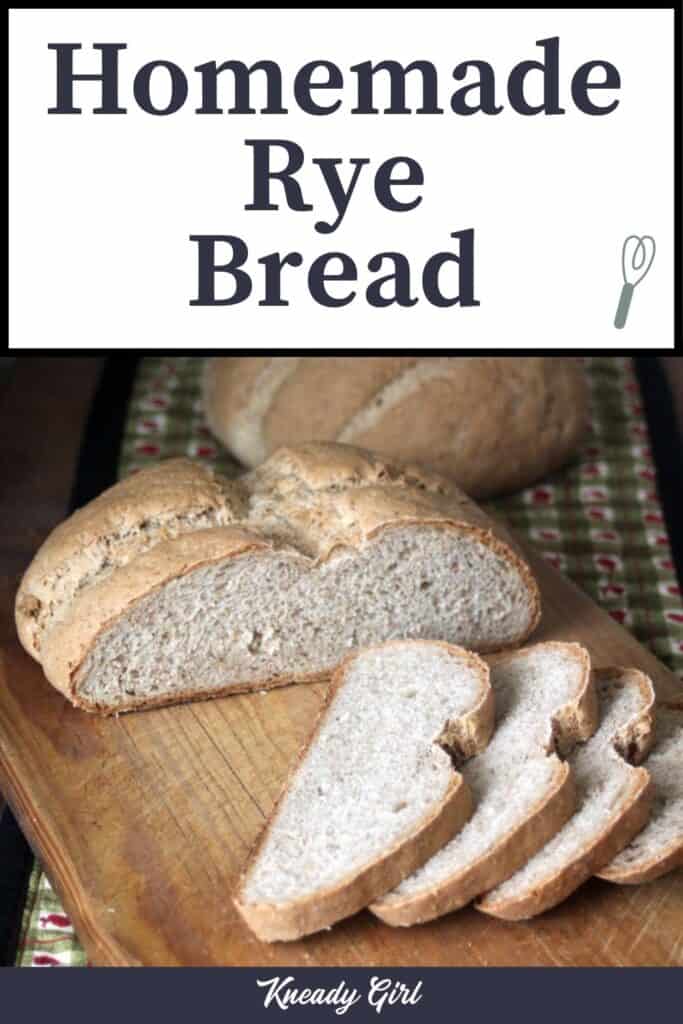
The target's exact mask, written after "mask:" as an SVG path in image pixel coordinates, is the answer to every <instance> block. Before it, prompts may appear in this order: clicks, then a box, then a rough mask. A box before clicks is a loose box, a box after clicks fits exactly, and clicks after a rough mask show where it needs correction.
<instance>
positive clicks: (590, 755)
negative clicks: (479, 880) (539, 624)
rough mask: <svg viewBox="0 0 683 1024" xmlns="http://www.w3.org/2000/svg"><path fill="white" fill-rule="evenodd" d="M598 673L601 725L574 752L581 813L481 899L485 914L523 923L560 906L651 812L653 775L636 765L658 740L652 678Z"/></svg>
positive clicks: (572, 759)
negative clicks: (522, 865)
mask: <svg viewBox="0 0 683 1024" xmlns="http://www.w3.org/2000/svg"><path fill="white" fill-rule="evenodd" d="M593 677H594V680H595V684H596V689H597V692H598V699H599V703H600V725H599V727H598V729H597V731H596V732H595V734H594V735H593V736H592V737H591V738H590V739H589V740H587V741H586V742H585V743H584V744H581V745H580V746H577V748H576V750H575V751H574V752H573V753H572V754H571V755H570V757H569V763H570V765H571V768H572V772H573V774H574V783H575V786H576V793H577V808H576V811H575V812H574V814H573V815H572V816H571V818H570V819H569V821H568V822H567V824H566V825H565V826H564V827H563V828H561V829H560V831H559V832H558V833H557V835H555V836H553V838H552V839H551V840H550V842H549V843H546V845H545V846H544V847H543V849H541V850H539V852H538V853H537V854H536V855H535V856H534V857H532V858H531V859H530V860H528V861H527V862H526V864H525V865H524V867H522V868H521V869H520V870H519V871H517V872H516V873H515V874H514V875H512V876H511V877H510V878H508V879H507V881H505V882H503V883H502V885H499V886H498V887H497V888H495V889H494V890H493V891H492V892H489V893H487V894H486V895H485V896H483V897H482V898H481V899H480V900H479V902H478V903H477V907H478V909H479V910H483V911H484V913H486V914H491V915H492V916H493V917H502V918H505V919H506V920H508V921H522V920H525V919H527V918H529V917H534V916H535V915H536V914H541V913H543V912H544V911H545V910H549V909H550V908H551V907H554V906H556V905H557V904H558V903H561V902H562V900H564V899H566V898H567V896H569V895H570V894H571V893H572V892H574V890H575V889H578V887H579V886H580V885H581V884H582V883H583V882H585V881H587V879H589V878H590V877H591V875H593V874H595V872H596V871H597V870H598V869H599V868H600V867H602V866H603V865H605V864H607V863H608V862H609V861H610V860H611V859H612V858H613V857H614V855H615V854H616V853H618V852H619V850H622V849H623V848H624V846H626V845H627V844H628V843H629V842H630V841H631V840H632V839H633V837H634V836H635V835H636V834H637V833H638V832H640V830H641V829H642V828H643V826H644V825H645V824H646V822H647V820H648V818H649V816H650V811H651V808H652V801H653V797H654V787H653V785H652V781H651V779H650V773H649V772H648V771H647V770H646V769H645V768H637V767H632V765H633V764H639V763H640V762H641V761H642V760H643V758H644V757H646V755H647V752H648V750H649V747H650V744H651V743H652V740H653V738H654V712H653V706H654V700H655V694H654V690H653V688H652V683H651V682H650V680H649V679H648V678H647V676H646V675H644V674H643V673H642V672H639V671H637V670H636V669H623V668H608V669H598V670H597V671H595V672H594V674H593Z"/></svg>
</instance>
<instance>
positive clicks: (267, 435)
mask: <svg viewBox="0 0 683 1024" xmlns="http://www.w3.org/2000/svg"><path fill="white" fill-rule="evenodd" d="M203 395H204V412H205V416H206V420H207V423H208V425H209V427H210V428H211V430H212V431H213V433H214V434H215V435H216V437H218V438H219V439H220V440H221V441H222V442H223V444H225V445H226V447H227V448H228V449H229V450H230V451H231V452H232V453H233V454H234V455H235V456H236V457H237V458H238V459H240V460H241V461H242V462H243V463H245V464H246V465H247V466H255V465H257V464H258V463H260V462H261V461H262V460H263V459H265V458H266V457H267V456H268V455H269V454H270V453H271V452H272V451H273V450H275V449H276V448H278V447H279V446H280V445H290V444H299V443H301V442H304V441H309V440H317V441H341V442H344V443H348V444H357V445H362V446H364V447H368V448H372V449H375V450H377V451H381V452H384V453H386V454H387V455H389V456H393V457H399V458H404V459H409V460H411V461H413V460H414V461H416V462H419V463H423V464H428V465H430V466H432V467H433V468H435V469H436V470H438V471H439V472H442V473H445V474H446V475H448V476H450V477H452V478H453V479H454V480H455V481H456V482H457V483H458V484H459V485H460V486H461V487H462V488H463V490H464V491H466V492H467V493H468V494H470V495H472V496H473V497H479V498H482V497H488V496H491V495H494V494H500V493H504V492H506V491H514V490H518V489H519V488H520V487H524V486H526V485H527V484H530V483H532V482H533V481H534V480H536V479H538V478H540V477H542V476H545V475H546V474H547V473H549V472H551V471H553V470H555V469H557V468H558V467H560V466H561V465H563V463H565V462H566V461H567V460H568V459H569V458H570V457H571V456H572V455H573V454H574V453H575V451H576V449H577V447H578V445H579V443H580V441H581V438H582V436H583V434H584V432H585V429H586V427H587V423H588V393H587V384H586V380H585V376H584V372H583V367H582V366H581V364H580V363H579V361H578V360H576V359H572V358H564V357H557V356H555V357H537V356H534V357H523V358H521V357H518V356H503V357H498V358H492V357H479V356H474V357H463V356H450V357H447V356H443V357H424V356H423V357H418V356H391V357H390V356H368V357H362V356H360V357H359V356H346V357H341V356H340V357H337V356H325V357H323V356H321V357H313V356H301V357H292V356H231V357H220V358H213V359H209V360H208V361H207V363H206V367H205V371H204V378H203Z"/></svg>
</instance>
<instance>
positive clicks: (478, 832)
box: [370, 643, 598, 925]
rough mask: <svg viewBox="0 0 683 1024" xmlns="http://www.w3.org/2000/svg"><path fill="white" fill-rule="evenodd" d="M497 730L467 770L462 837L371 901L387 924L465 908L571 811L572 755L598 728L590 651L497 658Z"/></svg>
mask: <svg viewBox="0 0 683 1024" xmlns="http://www.w3.org/2000/svg"><path fill="white" fill-rule="evenodd" d="M488 661H489V665H490V669H491V685H492V687H493V693H494V697H495V701H496V731H495V733H494V735H493V737H492V739H491V742H490V743H489V745H488V747H487V748H486V750H484V752H483V753H482V754H480V755H479V756H478V757H476V758H474V759H473V760H472V761H471V762H470V763H469V764H468V765H467V766H466V768H465V770H464V774H465V776H466V778H467V781H468V783H469V785H470V788H471V790H472V794H473V797H474V804H475V809H474V812H473V814H472V817H471V819H470V820H469V821H468V822H467V824H466V825H465V826H464V827H463V829H462V830H461V831H460V832H459V833H458V834H457V835H456V836H455V838H454V839H453V840H452V841H451V842H450V843H448V844H447V845H446V846H444V847H443V849H441V850H440V851H439V852H438V853H437V854H436V855H435V856H434V857H432V859H431V860H429V861H427V863H426V864H425V865H424V866H423V867H422V868H420V869H419V870H418V871H416V872H415V873H414V874H413V875H411V876H410V877H408V878H406V879H405V881H404V882H402V883H401V885H399V886H398V887H397V888H396V889H394V890H393V891H392V892H389V893H388V894H387V895H386V896H384V897H382V899H380V900H377V901H376V902H375V903H373V904H372V905H371V907H370V910H371V911H372V912H373V914H376V915H377V916H378V917H380V918H381V919H382V920H383V921H386V922H387V924H391V925H411V924H417V923H419V922H422V921H429V920H431V919H432V918H435V917H441V916H442V915H443V914H447V913H448V912H449V911H451V910H457V909H458V908H459V907H462V906H464V905H465V904H466V903H469V902H470V900H473V899H474V898H475V897H476V896H479V895H480V894H481V893H483V892H487V891H488V890H489V889H491V888H493V887H494V886H496V885H498V884H499V883H500V882H502V881H504V880H505V879H506V878H509V876H510V875H511V874H513V873H514V872H515V871H516V870H517V869H518V868H520V867H521V866H522V865H523V864H524V863H526V861H527V860H528V859H529V858H530V857H532V856H533V855H534V854H535V853H536V852H537V850H539V849H540V848H541V847H542V846H544V845H545V843H547V842H548V840H549V839H550V838H551V837H552V836H554V835H555V833H556V832H557V831H558V830H559V829H560V828H561V827H562V826H563V825H564V823H565V822H566V821H567V819H568V818H569V817H570V816H571V814H572V813H573V811H574V807H575V792H574V783H573V778H572V774H571V770H570V768H569V765H568V764H567V763H566V762H564V761H561V760H560V758H559V757H558V754H557V752H560V753H565V752H567V751H568V750H569V749H571V748H572V747H573V745H574V744H575V743H576V742H577V741H579V740H585V739H588V737H589V736H591V735H592V734H593V732H594V730H595V728H596V726H597V721H598V710H597V698H596V695H595V689H594V687H593V683H592V679H591V675H590V662H589V657H588V652H587V651H585V650H584V648H583V647H580V646H579V645H578V644H565V643H542V644H536V645H535V646H533V647H528V648H526V649H524V650H521V651H515V652H513V653H512V654H508V655H500V656H497V657H495V658H490V659H488Z"/></svg>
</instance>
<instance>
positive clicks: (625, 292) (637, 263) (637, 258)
mask: <svg viewBox="0 0 683 1024" xmlns="http://www.w3.org/2000/svg"><path fill="white" fill-rule="evenodd" d="M655 248H656V247H655V240H654V238H653V237H652V235H643V236H642V237H641V236H639V235H629V236H628V238H627V239H626V241H625V242H624V245H623V247H622V250H621V271H622V274H623V275H624V286H623V288H622V289H621V295H620V296H619V305H618V306H617V312H616V314H615V317H614V326H615V327H616V328H618V329H621V328H622V327H623V326H624V324H625V323H626V317H627V316H628V311H629V309H630V306H631V299H632V298H633V290H634V288H635V286H636V285H637V284H640V282H641V281H642V280H643V278H644V277H645V275H646V274H647V272H648V270H649V269H650V267H651V266H652V262H653V260H654V258H655Z"/></svg>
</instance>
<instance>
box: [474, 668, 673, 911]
mask: <svg viewBox="0 0 683 1024" xmlns="http://www.w3.org/2000/svg"><path fill="white" fill-rule="evenodd" d="M593 675H594V678H595V679H596V682H598V684H600V683H601V682H603V681H606V682H607V681H609V682H610V683H613V684H614V685H618V686H628V685H632V686H635V687H636V688H637V689H638V690H639V691H640V694H641V700H642V709H641V711H640V713H639V715H638V716H637V717H636V718H633V719H632V720H631V721H630V722H628V723H627V726H626V728H625V729H624V730H623V731H622V733H621V734H619V735H618V736H615V737H614V739H615V746H616V747H617V749H618V750H620V751H623V752H624V755H626V754H628V756H629V759H632V760H634V761H635V762H638V761H640V760H642V758H643V757H644V756H646V754H647V752H648V750H649V748H650V746H651V744H652V741H653V738H654V721H653V708H654V699H655V697H654V689H653V687H652V683H651V682H650V680H649V679H648V677H647V676H646V675H645V674H644V673H642V672H640V671H638V670H637V669H621V668H604V669H596V670H595V671H594V673H593ZM654 795H655V790H654V785H653V784H652V780H651V778H650V774H649V772H648V771H647V770H646V769H645V768H638V767H634V768H632V769H631V778H630V780H629V784H628V791H627V792H626V793H625V794H624V798H623V800H622V803H621V806H620V807H618V808H617V809H616V810H615V811H614V813H613V814H612V815H611V817H610V818H609V819H608V820H607V821H606V822H605V823H604V826H603V828H602V830H601V832H600V834H599V835H598V836H596V837H595V838H593V839H592V840H591V841H589V842H587V843H586V844H585V846H584V849H583V851H582V852H581V855H580V856H579V857H575V858H573V859H572V860H571V861H569V862H568V863H566V864H565V865H563V866H562V867H561V868H559V869H558V870H557V871H555V873H554V874H553V875H551V876H549V877H548V878H545V879H543V880H542V881H540V880H539V882H538V884H537V885H535V886H534V888H533V890H532V891H531V892H529V893H527V894H526V895H524V896H521V895H520V896H509V897H503V896H501V897H498V898H496V896H495V893H489V894H488V895H486V896H484V897H482V899H480V900H479V901H478V902H477V909H478V910H481V911H483V912H484V913H485V914H489V915H490V916H491V917H499V918H502V919H504V920H506V921H524V920H527V919H528V918H530V917H535V916H536V915H537V914H542V913H544V912H545V911H546V910H550V909H551V908H552V907H555V906H557V904H558V903H561V902H562V901H563V900H565V899H566V898H567V897H568V896H570V895H571V893H573V892H574V891H575V890H576V889H578V887H579V886H580V885H582V884H583V883H584V882H585V881H587V880H588V879H589V878H590V877H591V876H592V875H594V874H596V873H597V872H598V871H599V869H600V868H601V867H602V866H604V865H605V864H609V862H610V861H611V860H612V859H613V858H614V857H616V855H617V854H618V853H620V851H621V850H623V849H624V847H625V846H628V844H629V843H630V842H631V840H632V839H633V838H634V836H636V835H637V834H638V832H640V830H641V829H642V828H643V827H644V826H645V824H646V823H647V821H648V819H649V817H650V812H651V809H652V803H653V800H654Z"/></svg>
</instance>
